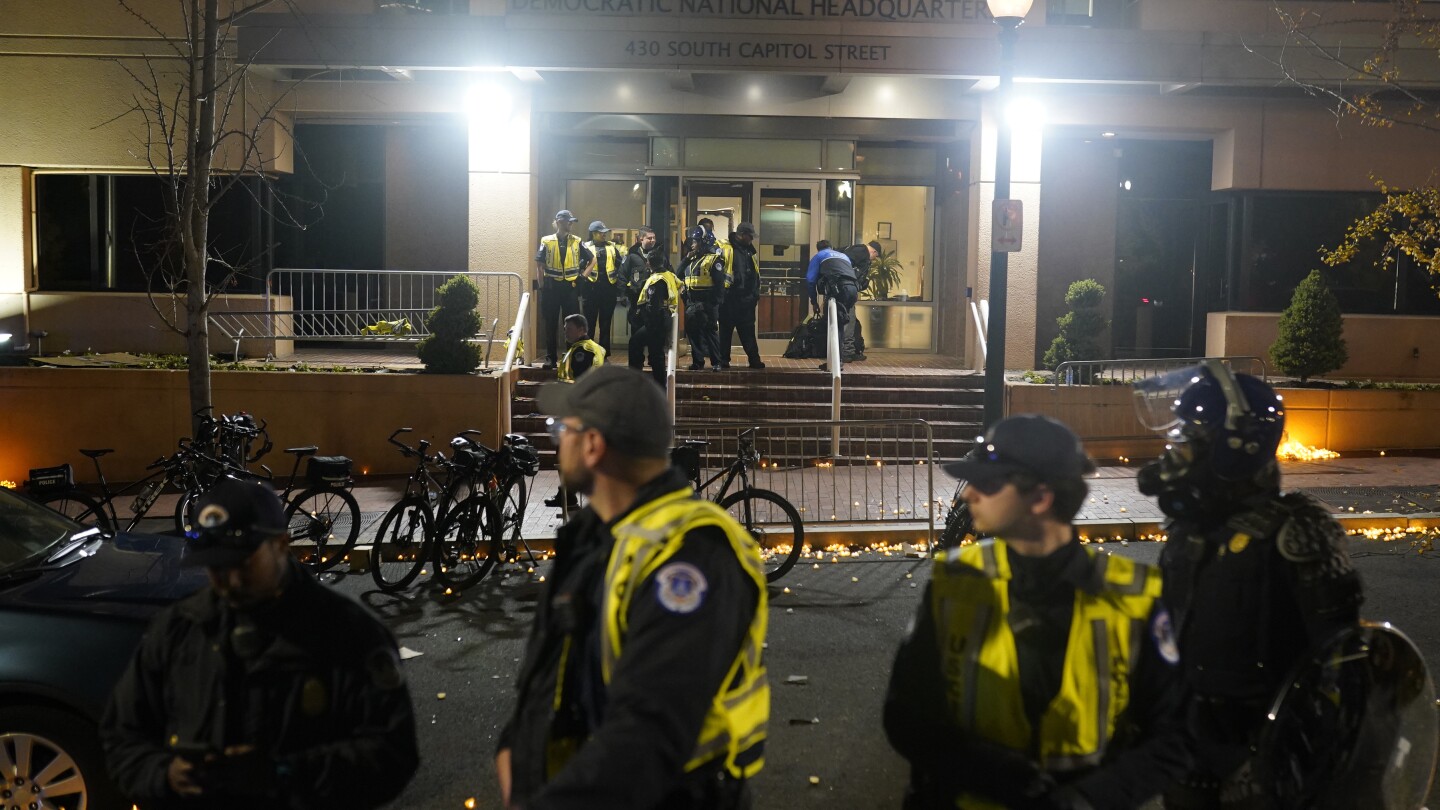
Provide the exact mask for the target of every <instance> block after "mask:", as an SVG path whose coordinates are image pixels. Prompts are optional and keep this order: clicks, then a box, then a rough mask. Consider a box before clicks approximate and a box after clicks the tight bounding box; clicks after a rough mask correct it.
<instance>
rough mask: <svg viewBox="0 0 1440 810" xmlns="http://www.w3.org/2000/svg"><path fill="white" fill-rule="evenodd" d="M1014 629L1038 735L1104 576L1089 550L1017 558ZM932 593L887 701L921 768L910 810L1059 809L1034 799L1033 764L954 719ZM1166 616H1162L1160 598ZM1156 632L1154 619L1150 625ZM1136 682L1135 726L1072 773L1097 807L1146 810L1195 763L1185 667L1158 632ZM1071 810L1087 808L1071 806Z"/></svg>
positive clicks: (891, 727)
mask: <svg viewBox="0 0 1440 810" xmlns="http://www.w3.org/2000/svg"><path fill="white" fill-rule="evenodd" d="M1008 559H1009V564H1010V567H1011V571H1012V579H1011V581H1010V584H1009V595H1010V600H1011V609H1010V624H1011V630H1012V632H1013V633H1014V635H1015V641H1016V653H1017V657H1018V662H1019V673H1020V690H1021V695H1022V697H1023V701H1024V706H1025V714H1026V716H1027V717H1028V718H1029V720H1030V725H1031V728H1035V729H1038V728H1039V727H1040V723H1039V718H1040V717H1041V715H1042V714H1043V713H1044V712H1045V709H1046V707H1047V706H1048V705H1049V704H1050V702H1051V700H1052V699H1053V698H1054V697H1055V695H1056V694H1057V693H1058V692H1059V690H1060V686H1061V676H1062V673H1063V671H1064V667H1065V654H1066V650H1067V648H1068V640H1069V632H1070V625H1071V619H1072V612H1073V610H1074V604H1075V591H1076V589H1077V588H1082V589H1083V588H1091V587H1093V583H1094V582H1096V581H1097V574H1096V571H1095V567H1096V566H1095V563H1094V561H1093V560H1092V559H1091V558H1090V557H1089V556H1088V555H1087V554H1086V553H1085V550H1084V548H1083V547H1082V546H1081V545H1080V544H1079V543H1074V542H1072V543H1067V544H1066V545H1064V546H1062V547H1061V548H1059V549H1058V550H1056V551H1055V552H1053V553H1052V554H1050V555H1049V556H1047V557H1041V558H1029V557H1024V556H1021V555H1019V554H1010V555H1009V557H1008ZM931 599H932V596H931V588H930V586H929V585H927V586H926V590H925V596H924V598H923V599H922V600H921V603H920V604H921V605H923V606H926V608H924V609H922V610H920V612H919V614H918V617H917V620H916V623H915V627H914V629H913V630H912V632H911V633H910V636H909V638H907V639H906V640H905V642H904V643H903V644H902V645H901V647H900V651H899V653H898V654H897V655H896V658H895V669H894V671H893V673H892V674H891V679H890V686H889V689H888V691H887V693H886V696H885V713H884V724H885V733H886V734H887V735H888V736H889V738H890V743H891V745H893V746H894V747H895V750H896V751H898V752H899V753H900V754H901V756H904V757H905V758H906V759H907V760H909V762H910V764H911V784H910V792H909V794H908V795H907V801H906V804H905V807H906V808H907V809H908V810H931V808H934V809H935V810H938V809H939V808H954V807H955V797H956V796H957V795H959V794H962V793H969V794H976V795H981V796H986V797H990V798H992V799H993V800H995V801H997V802H999V803H1001V804H1003V805H1006V806H1009V807H1017V808H1031V807H1033V808H1048V807H1051V806H1052V805H1048V804H1044V803H1043V800H1041V799H1040V798H1039V797H1037V796H1034V795H1030V796H1027V795H1025V794H1026V791H1027V788H1032V789H1033V787H1034V786H1035V785H1036V784H1037V780H1038V779H1040V772H1039V769H1038V767H1037V766H1036V765H1035V764H1034V763H1033V762H1032V760H1031V758H1030V757H1028V756H1026V755H1024V754H1020V753H1017V752H1015V751H1012V750H1009V749H1007V748H1004V747H1002V746H1000V745H997V744H995V743H992V742H989V741H987V740H984V739H982V738H980V737H978V736H976V735H973V734H968V733H966V732H965V731H964V730H963V729H961V728H959V727H958V726H956V725H955V724H954V723H953V722H949V721H948V720H947V712H945V711H944V707H945V706H946V704H947V700H948V698H947V696H946V688H947V681H946V679H945V677H944V674H943V672H942V667H941V655H940V651H939V649H937V646H936V644H937V640H936V639H937V635H936V629H935V621H934V616H933V614H932V613H931V611H930V610H929V609H928V606H929V605H930V604H931ZM1156 604H1157V607H1156V609H1157V610H1159V609H1160V607H1159V603H1158V602H1157V603H1156ZM1146 625H1147V627H1153V626H1154V622H1153V621H1151V622H1147V623H1146ZM1143 636H1144V640H1143V642H1142V649H1141V653H1140V657H1139V660H1138V662H1137V664H1136V666H1135V669H1134V670H1133V672H1132V674H1131V677H1130V684H1129V695H1130V696H1129V704H1128V705H1129V709H1128V710H1127V713H1126V715H1125V718H1128V722H1127V723H1126V725H1128V728H1126V729H1117V730H1116V737H1115V738H1114V739H1113V740H1112V741H1111V743H1110V744H1109V746H1108V747H1107V751H1106V758H1105V761H1104V762H1103V763H1102V764H1101V765H1100V766H1098V767H1096V768H1092V769H1089V770H1079V771H1072V772H1069V773H1066V774H1064V775H1063V777H1061V779H1062V782H1061V783H1062V784H1064V785H1068V786H1071V787H1073V788H1074V789H1075V790H1076V791H1078V792H1080V793H1081V794H1082V795H1083V798H1084V799H1086V800H1088V801H1089V803H1090V805H1091V806H1092V807H1094V808H1127V807H1138V806H1140V805H1141V804H1142V803H1144V802H1145V801H1146V800H1148V799H1150V798H1152V797H1154V796H1157V795H1159V794H1160V793H1161V792H1162V791H1163V790H1164V789H1165V787H1166V786H1167V785H1169V784H1170V783H1171V782H1172V781H1173V780H1174V779H1175V778H1177V777H1178V776H1179V775H1180V774H1182V773H1183V772H1184V770H1185V768H1186V765H1187V760H1186V757H1185V743H1184V736H1183V734H1182V732H1181V729H1180V727H1179V725H1178V723H1176V721H1175V712H1176V709H1177V708H1178V706H1179V705H1180V693H1179V688H1178V687H1179V683H1178V679H1177V678H1176V677H1175V673H1174V669H1175V668H1174V667H1173V666H1172V665H1171V664H1169V663H1167V662H1166V660H1165V659H1164V658H1162V657H1161V653H1160V651H1159V649H1158V647H1157V642H1156V639H1155V638H1154V636H1153V635H1152V633H1150V632H1145V633H1143ZM1068 806H1071V807H1074V806H1079V807H1083V806H1084V805H1083V804H1081V805H1068Z"/></svg>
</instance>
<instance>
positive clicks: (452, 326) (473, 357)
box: [419, 276, 480, 374]
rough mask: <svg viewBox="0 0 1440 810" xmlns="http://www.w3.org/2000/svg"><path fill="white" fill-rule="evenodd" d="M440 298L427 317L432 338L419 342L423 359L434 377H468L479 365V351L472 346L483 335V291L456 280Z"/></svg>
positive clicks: (446, 285) (463, 278) (442, 290)
mask: <svg viewBox="0 0 1440 810" xmlns="http://www.w3.org/2000/svg"><path fill="white" fill-rule="evenodd" d="M437 295H438V297H439V299H440V304H439V306H437V307H435V308H434V309H432V310H430V314H429V315H427V316H426V317H425V326H426V327H427V328H428V329H429V330H430V335H429V337H427V338H425V339H424V340H422V341H420V347H419V353H420V359H421V361H423V362H424V363H425V370H426V371H429V372H432V373H435V374H469V373H470V372H472V371H474V370H475V367H476V366H478V365H480V347H479V346H477V345H475V344H473V343H471V342H470V339H471V338H473V337H475V335H477V334H479V332H480V316H479V315H477V314H476V313H475V306H476V304H478V303H479V302H480V291H479V290H477V289H476V288H475V283H474V282H473V281H471V280H470V279H469V278H468V277H466V276H455V277H454V278H452V279H450V280H449V281H447V282H445V283H444V284H442V285H440V289H439V290H438V291H437Z"/></svg>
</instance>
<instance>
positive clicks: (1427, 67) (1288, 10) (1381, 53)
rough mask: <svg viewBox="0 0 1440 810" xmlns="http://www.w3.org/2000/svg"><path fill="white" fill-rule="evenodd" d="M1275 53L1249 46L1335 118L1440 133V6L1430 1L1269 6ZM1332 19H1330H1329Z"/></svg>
mask: <svg viewBox="0 0 1440 810" xmlns="http://www.w3.org/2000/svg"><path fill="white" fill-rule="evenodd" d="M1271 9H1272V11H1273V12H1274V14H1275V16H1276V18H1277V19H1278V20H1279V24H1280V28H1281V32H1282V36H1281V40H1282V41H1281V44H1280V45H1279V47H1278V48H1272V47H1265V48H1263V49H1262V48H1259V47H1257V46H1251V45H1247V46H1246V47H1247V50H1249V51H1250V52H1251V53H1256V54H1259V55H1261V56H1262V58H1264V59H1266V60H1267V61H1269V62H1270V63H1271V64H1272V65H1274V66H1275V67H1276V68H1277V69H1278V71H1279V73H1280V76H1281V77H1282V78H1283V79H1284V80H1285V81H1286V82H1288V83H1290V84H1292V85H1294V86H1296V87H1299V88H1300V89H1302V90H1304V91H1305V92H1306V93H1308V94H1309V95H1311V96H1314V97H1316V98H1319V99H1321V100H1322V101H1324V102H1325V104H1326V105H1327V106H1328V107H1329V108H1330V109H1331V110H1332V111H1333V112H1334V113H1335V115H1336V117H1337V118H1344V117H1353V118H1357V119H1359V120H1360V121H1361V122H1363V123H1365V124H1368V125H1370V126H1377V127H1394V126H1407V127H1420V128H1422V129H1427V130H1432V131H1436V132H1440V104H1437V103H1436V102H1437V100H1440V95H1437V90H1440V82H1437V74H1436V70H1435V61H1436V59H1437V57H1440V9H1437V7H1436V5H1435V4H1434V3H1433V2H1426V0H1388V2H1385V3H1366V4H1345V5H1340V4H1331V6H1330V8H1329V10H1328V11H1326V12H1322V11H1316V10H1314V9H1312V8H1298V9H1296V8H1294V7H1293V6H1292V5H1291V4H1282V3H1278V2H1277V3H1272V5H1271ZM1327 15H1328V16H1327Z"/></svg>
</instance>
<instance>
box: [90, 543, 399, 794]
mask: <svg viewBox="0 0 1440 810" xmlns="http://www.w3.org/2000/svg"><path fill="white" fill-rule="evenodd" d="M290 565H291V568H290V571H289V574H288V581H287V583H286V586H285V589H284V591H283V592H282V594H281V595H280V596H279V597H278V598H277V599H276V600H274V601H272V602H270V603H268V604H265V605H263V606H260V607H257V608H255V609H247V610H243V611H242V610H237V609H235V608H232V607H230V606H229V605H228V604H226V603H225V602H224V601H223V600H222V599H221V598H220V597H218V596H217V595H216V594H215V593H214V592H213V591H212V590H211V589H209V588H206V589H204V590H202V591H200V592H199V593H196V594H194V595H192V596H190V597H187V598H186V599H184V600H182V601H180V602H177V603H176V604H174V605H171V606H170V607H169V608H167V609H165V610H164V611H162V612H161V613H160V614H159V615H157V616H156V617H155V619H154V621H153V623H152V624H151V625H150V628H149V630H148V631H147V632H146V634H145V637H144V638H143V639H142V640H141V642H140V647H139V649H138V650H137V651H136V654H135V658H134V659H133V660H132V661H131V664H130V667H129V669H128V670H127V671H126V673H125V675H124V676H123V677H122V678H121V680H120V682H119V684H118V685H117V686H116V688H115V692H114V694H113V696H112V697H111V700H110V705H109V706H108V708H107V709H106V712H105V717H104V720H103V722H102V727H101V740H102V742H103V744H104V746H105V751H106V759H107V764H108V765H109V770H110V773H111V775H112V776H113V778H114V779H115V781H116V783H117V784H118V786H119V788H120V790H121V793H122V794H124V795H125V796H126V797H127V798H128V799H130V800H131V801H134V802H136V803H138V804H139V805H141V806H143V807H145V808H147V810H149V809H150V808H157V807H158V808H165V807H186V808H232V807H233V808H241V807H244V808H256V807H280V808H296V809H297V810H298V809H299V808H307V809H308V808H315V809H317V810H318V809H319V808H338V807H345V808H365V807H378V806H379V805H381V804H383V803H385V802H387V801H389V800H391V799H393V798H394V797H395V796H397V795H398V794H399V793H400V791H401V790H402V789H403V788H404V787H405V784H406V783H407V782H409V781H410V777H411V776H412V775H414V773H415V769H416V767H417V765H418V762H419V755H418V752H417V749H416V743H415V719H414V714H413V711H412V708H411V704H410V693H409V691H408V690H407V688H406V686H405V682H404V678H403V676H402V675H401V671H400V659H399V653H398V652H397V651H396V647H395V641H394V639H393V638H391V636H390V633H389V632H388V631H387V630H386V629H385V627H384V626H383V625H381V624H380V622H378V621H377V620H376V619H375V618H374V617H373V616H372V615H370V613H369V611H367V610H366V609H365V608H364V607H363V606H361V605H360V604H359V603H357V602H355V601H354V600H352V599H349V598H348V597H345V596H342V595H340V594H337V593H334V592H333V591H331V590H330V589H328V588H326V587H324V586H323V585H321V584H320V583H318V582H316V581H315V580H314V578H313V577H312V576H311V575H310V574H309V573H308V572H307V571H305V570H304V569H303V568H302V567H301V566H300V565H299V564H297V563H294V562H293V561H292V562H291V564H290ZM237 745H252V746H254V747H255V748H256V749H257V754H256V755H255V756H253V757H249V758H246V760H245V767H244V768H243V769H237V770H235V771H233V772H230V773H229V774H228V777H227V778H225V779H224V783H223V784H218V785H217V786H215V787H214V788H213V789H211V790H209V791H207V793H206V795H204V796H201V797H198V798H195V799H180V798H179V797H177V796H175V794H174V793H173V792H172V791H171V789H170V786H169V782H168V779H167V775H166V771H167V769H168V767H169V765H170V762H171V760H172V759H174V758H175V756H176V755H177V751H179V752H185V753H184V754H183V757H184V758H185V759H186V760H188V761H190V762H192V763H198V762H199V761H200V760H202V759H203V755H202V754H198V753H191V752H192V751H193V750H194V749H197V748H203V749H207V750H210V751H214V752H219V751H221V750H223V749H225V748H226V747H229V746H237ZM238 764H239V763H237V765H238ZM197 767H198V765H197Z"/></svg>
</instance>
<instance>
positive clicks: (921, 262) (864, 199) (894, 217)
mask: <svg viewBox="0 0 1440 810" xmlns="http://www.w3.org/2000/svg"><path fill="white" fill-rule="evenodd" d="M934 223H935V189H934V188H933V187H931V186H881V185H873V184H862V185H860V186H858V188H857V190H856V193H855V225H856V240H857V241H860V242H870V241H872V240H874V241H878V242H879V243H880V247H881V256H882V258H885V257H890V256H893V257H894V258H895V259H896V260H898V262H899V264H898V266H897V267H896V268H895V271H896V275H897V278H896V280H895V281H894V282H893V283H892V284H890V285H889V286H885V285H883V284H880V285H878V286H877V284H876V281H877V277H876V275H875V273H874V272H872V273H871V275H870V277H871V292H872V293H873V294H874V295H875V297H876V298H889V299H892V300H898V301H930V300H932V299H933V297H934V290H933V286H934V285H933V283H932V279H931V277H930V267H931V265H932V257H933V256H934V255H935V251H934V246H935V235H934Z"/></svg>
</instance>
